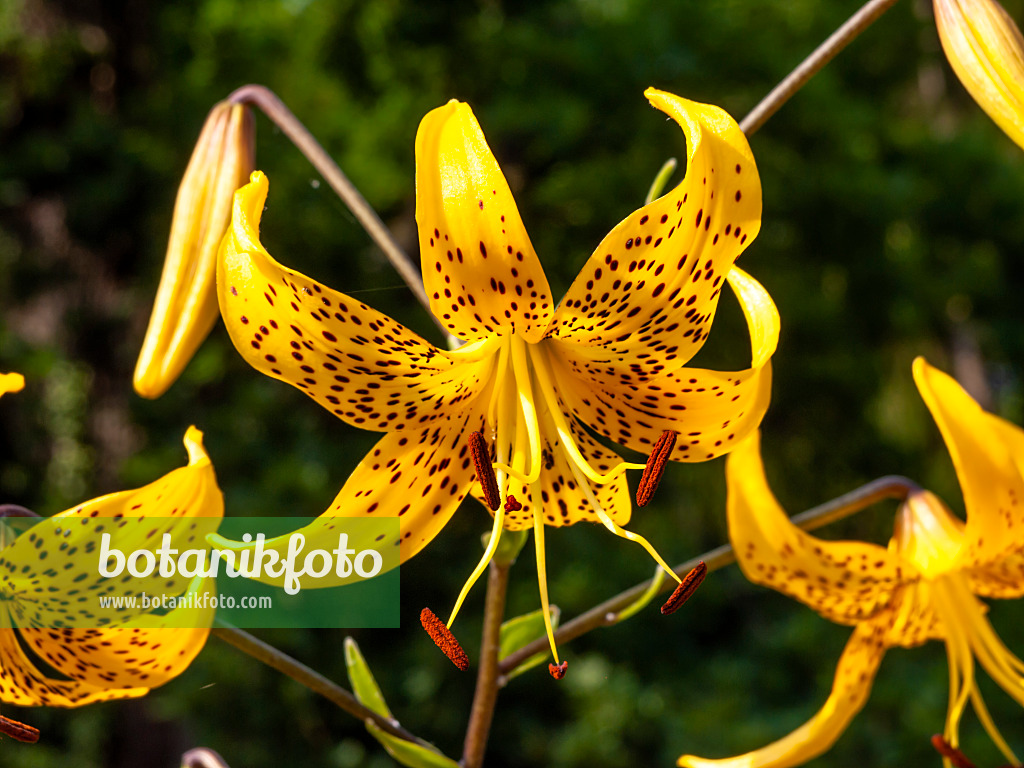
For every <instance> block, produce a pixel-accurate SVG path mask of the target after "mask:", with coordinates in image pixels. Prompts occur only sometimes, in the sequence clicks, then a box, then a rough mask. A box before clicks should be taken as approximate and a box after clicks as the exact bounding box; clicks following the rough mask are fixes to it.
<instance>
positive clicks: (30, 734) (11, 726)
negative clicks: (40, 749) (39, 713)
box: [0, 715, 39, 744]
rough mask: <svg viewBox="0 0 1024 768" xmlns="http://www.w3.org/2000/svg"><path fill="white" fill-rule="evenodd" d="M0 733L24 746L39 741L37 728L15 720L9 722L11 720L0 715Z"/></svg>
mask: <svg viewBox="0 0 1024 768" xmlns="http://www.w3.org/2000/svg"><path fill="white" fill-rule="evenodd" d="M0 733H2V734H4V735H5V736H10V737H11V738H12V739H15V740H17V741H21V742H24V743H25V744H35V743H36V742H37V741H39V729H38V728H34V727H32V726H31V725H26V724H25V723H19V722H18V721H17V720H11V718H9V717H4V716H3V715H0Z"/></svg>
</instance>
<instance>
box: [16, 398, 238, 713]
mask: <svg viewBox="0 0 1024 768" xmlns="http://www.w3.org/2000/svg"><path fill="white" fill-rule="evenodd" d="M3 381H4V380H3V379H0V394H2V392H3V391H4V390H3V389H2V385H3ZM7 391H10V390H7ZM185 448H186V449H187V451H188V455H189V463H188V465H187V466H185V467H182V468H180V469H176V470H174V471H173V472H170V473H169V474H167V475H165V476H164V477H162V478H160V479H159V480H157V481H156V482H154V483H151V484H149V485H147V486H145V487H143V488H139V489H137V490H133V491H122V492H120V493H112V494H108V495H106V496H101V497H100V498H97V499H93V500H91V501H87V502H84V503H83V504H80V505H79V506H77V507H75V508H74V509H69V510H67V511H66V512H61V513H60V514H59V515H56V516H55V517H56V518H63V519H67V520H68V521H69V522H71V521H76V520H81V521H82V522H85V521H87V520H91V519H93V518H112V519H119V520H120V519H122V518H136V517H143V516H145V517H147V518H149V519H151V520H153V523H154V528H153V529H152V533H150V532H149V529H148V526H147V527H146V528H147V531H146V532H143V531H142V530H141V528H140V532H139V533H138V534H133V533H125V535H124V538H122V539H121V541H122V542H123V541H139V546H143V544H142V541H141V538H140V537H142V538H146V537H148V536H150V535H152V536H154V537H155V539H159V538H160V537H161V536H162V534H163V533H164V532H165V531H166V532H168V533H170V534H171V543H172V545H174V546H176V547H182V548H187V546H188V545H189V544H192V546H196V544H197V543H201V542H202V541H203V536H204V535H205V534H206V533H207V532H210V531H213V530H215V529H216V527H217V525H218V523H219V522H220V518H221V517H223V515H224V502H223V498H222V496H221V492H220V489H219V488H218V487H217V481H216V478H215V477H214V473H213V467H212V465H211V464H210V459H209V457H208V456H207V455H206V452H205V450H204V449H203V444H202V433H201V432H200V431H199V430H197V429H196V428H195V427H191V428H189V430H188V432H187V433H186V434H185ZM133 536H134V538H133ZM87 537H88V538H87ZM94 537H95V528H93V527H90V526H68V527H66V528H60V527H58V526H55V525H50V524H48V523H47V524H40V525H39V526H36V527H35V528H33V529H32V530H31V531H30V532H28V533H25V534H24V535H22V536H20V537H18V538H17V539H15V541H14V542H13V543H12V544H10V545H9V546H7V547H5V548H4V549H3V550H0V566H2V567H0V595H2V596H3V599H2V601H0V701H4V702H7V703H10V704H17V705H19V706H50V707H77V706H81V705H83V704H91V703H94V702H97V701H107V700H109V699H124V698H131V697H135V696H143V695H145V694H146V693H147V692H148V691H149V690H150V689H151V688H156V687H157V686H160V685H163V684H164V683H166V682H167V681H168V680H171V679H172V678H174V677H176V676H177V675H179V674H181V673H182V672H183V671H184V670H185V668H186V667H188V665H189V664H190V663H191V662H192V660H193V659H194V658H195V657H196V655H197V654H198V653H199V651H200V650H201V649H202V647H203V645H204V643H205V642H206V638H207V635H208V634H209V627H210V625H211V624H212V623H213V613H214V610H213V608H193V607H191V606H186V607H178V608H175V609H174V610H172V611H170V612H168V613H166V614H164V615H157V614H150V613H141V612H140V613H138V614H136V615H134V616H128V617H127V618H126V619H124V620H122V621H119V623H118V624H117V625H116V626H114V625H111V626H109V627H103V628H95V629H84V628H83V629H77V628H76V629H54V627H60V626H65V627H67V626H75V625H76V624H77V626H79V627H81V626H82V625H83V624H87V623H89V621H91V619H90V617H91V616H93V611H95V610H96V608H97V599H98V596H99V595H100V594H111V590H112V589H114V587H112V586H110V583H109V582H108V581H107V580H106V579H101V578H100V577H98V576H97V571H96V554H95V549H94V547H95V538H94ZM43 553H45V554H43ZM51 553H52V554H54V555H55V556H56V555H58V554H59V555H60V568H59V570H58V569H57V568H56V567H55V564H54V561H53V560H52V559H47V558H46V555H48V554H51ZM131 578H132V581H133V588H138V587H140V585H139V581H140V579H137V578H135V577H131ZM146 580H151V581H152V585H153V588H152V589H151V590H148V591H149V593H150V594H157V593H161V592H163V591H164V590H166V589H167V588H168V582H169V580H168V579H166V578H163V577H161V576H160V575H159V573H158V572H157V573H154V575H153V576H152V577H146V578H145V579H142V581H146ZM174 580H175V581H176V582H178V584H179V585H180V587H181V588H182V589H183V590H184V589H185V588H188V590H189V591H190V592H193V593H200V594H201V593H206V592H210V593H211V594H215V590H214V585H213V580H212V579H202V578H196V579H195V580H193V581H192V583H191V585H190V584H189V580H188V579H186V578H183V577H180V576H178V577H175V579H174ZM141 586H142V587H143V588H145V587H146V586H147V585H145V584H143V585H141ZM143 591H145V590H143ZM55 596H57V597H55ZM140 610H141V609H140ZM76 618H77V621H76ZM61 621H63V624H62V623H60V622H61ZM19 635H20V637H19ZM25 647H27V648H29V649H30V650H31V651H32V652H33V653H34V654H35V655H36V657H38V658H39V659H42V660H43V661H45V662H46V664H48V665H49V666H50V667H51V668H52V669H54V670H56V671H57V672H59V673H60V674H61V675H63V676H64V679H59V678H54V677H50V675H49V673H47V672H46V671H44V670H42V669H40V668H39V667H38V666H36V664H35V662H34V661H32V659H30V658H29V656H28V655H27V654H26V652H25V650H24V648H25Z"/></svg>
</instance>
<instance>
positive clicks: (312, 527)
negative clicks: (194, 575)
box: [209, 409, 483, 587]
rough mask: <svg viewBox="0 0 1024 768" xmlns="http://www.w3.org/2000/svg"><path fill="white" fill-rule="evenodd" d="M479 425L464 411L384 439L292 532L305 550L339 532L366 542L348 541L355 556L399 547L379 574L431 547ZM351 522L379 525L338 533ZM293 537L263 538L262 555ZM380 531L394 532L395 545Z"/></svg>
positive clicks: (460, 483) (233, 545) (464, 476)
mask: <svg viewBox="0 0 1024 768" xmlns="http://www.w3.org/2000/svg"><path fill="white" fill-rule="evenodd" d="M482 426H483V419H482V417H481V416H480V414H479V413H478V412H477V411H476V410H475V409H466V410H464V411H463V412H461V413H457V414H453V415H448V416H445V417H444V418H443V419H441V420H439V421H436V422H434V423H433V424H431V426H429V427H426V428H423V429H417V430H403V431H401V432H392V433H389V434H387V435H385V436H384V437H383V438H381V440H380V441H379V442H378V443H377V445H376V447H375V448H374V449H373V450H372V451H370V453H369V454H367V455H366V457H365V458H364V459H363V460H362V461H361V462H360V463H359V466H357V467H356V468H355V470H354V471H353V472H352V474H351V475H349V478H348V480H346V481H345V485H344V486H343V487H342V489H341V491H340V492H339V493H338V495H337V497H336V498H335V499H334V501H333V502H332V504H331V506H330V508H329V509H327V511H325V512H324V513H323V514H322V515H321V516H320V517H318V518H317V519H316V520H314V521H313V522H312V523H310V524H309V525H307V526H305V527H303V528H300V529H299V530H298V531H296V532H297V533H301V534H302V535H303V536H304V537H305V547H306V550H305V551H311V550H313V549H324V550H331V549H333V548H334V547H336V546H337V545H338V535H339V532H340V531H342V530H345V531H353V532H354V535H355V536H357V537H366V538H369V540H368V541H365V542H362V541H357V539H356V538H353V536H352V535H350V537H349V546H350V547H352V548H353V549H356V550H357V551H358V550H359V549H362V548H367V547H373V548H375V549H377V550H378V551H381V552H383V551H385V550H386V549H388V548H390V549H391V550H392V551H393V550H394V547H395V546H396V545H399V544H400V557H399V558H398V559H395V560H394V561H393V562H391V563H389V562H388V560H387V559H385V561H384V567H385V568H387V567H388V566H389V565H390V566H391V567H393V566H395V565H398V564H399V563H400V562H402V563H404V562H405V561H406V560H408V559H409V558H410V557H412V556H413V555H415V554H416V553H417V552H419V551H420V550H421V549H423V547H425V546H426V545H427V544H429V543H430V542H431V541H432V540H433V538H434V537H435V536H436V535H437V534H438V533H439V532H440V531H441V529H442V528H443V527H444V526H445V524H446V523H447V522H448V520H449V519H450V518H451V516H452V514H453V513H454V512H455V510H456V508H457V507H458V506H459V504H460V503H461V502H462V500H463V499H464V498H465V497H466V494H467V493H469V490H470V485H471V483H472V480H473V464H472V461H471V460H470V457H469V447H468V445H469V444H468V441H467V437H468V435H469V433H470V432H473V431H479V430H480V429H482ZM396 516H397V517H398V526H397V527H393V526H391V525H388V524H387V521H388V519H389V518H390V519H391V520H394V518H395V517H396ZM351 518H361V519H364V520H374V519H380V520H381V521H382V523H381V525H379V526H377V527H372V526H371V527H366V528H364V527H359V528H346V527H345V519H351ZM296 532H293V533H289V534H285V535H283V536H278V537H276V538H273V539H268V540H267V541H266V543H265V545H264V549H265V550H266V551H275V552H278V553H279V554H281V555H282V556H283V555H285V554H286V553H287V551H288V546H289V539H290V538H291V536H292V535H294V533H296ZM385 532H387V533H388V534H394V533H397V538H396V537H395V536H394V535H390V536H388V535H387V534H386V533H385ZM378 537H380V538H379V540H377V538H378ZM209 541H210V542H211V543H212V544H213V545H214V546H215V547H218V548H222V549H228V550H234V551H236V552H241V551H245V550H252V549H253V548H254V546H255V545H254V544H243V543H242V542H236V541H230V540H228V539H225V538H223V537H221V536H217V535H215V536H211V537H210V539H209ZM351 580H352V579H350V578H349V579H345V578H340V579H339V578H335V577H334V576H333V575H327V576H325V577H323V578H319V579H317V580H316V581H315V582H311V583H310V586H313V587H331V586H336V585H338V584H343V583H346V582H347V581H351ZM260 581H264V582H265V583H267V584H275V585H281V584H283V577H279V578H275V577H271V576H265V577H264V578H261V579H260Z"/></svg>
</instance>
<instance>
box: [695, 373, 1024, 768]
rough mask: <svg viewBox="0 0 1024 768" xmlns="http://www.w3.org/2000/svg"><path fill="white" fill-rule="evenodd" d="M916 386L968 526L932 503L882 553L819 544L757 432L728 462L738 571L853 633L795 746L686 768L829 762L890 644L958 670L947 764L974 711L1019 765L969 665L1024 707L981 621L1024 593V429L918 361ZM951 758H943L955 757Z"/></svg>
mask: <svg viewBox="0 0 1024 768" xmlns="http://www.w3.org/2000/svg"><path fill="white" fill-rule="evenodd" d="M913 370H914V381H915V382H916V383H917V388H918V390H919V391H920V393H921V396H922V397H923V398H924V401H925V404H926V405H927V406H928V409H929V410H930V411H931V414H932V416H933V418H934V419H935V422H936V423H937V424H938V426H939V430H940V431H941V432H942V436H943V439H944V440H945V442H946V447H947V448H948V449H949V453H950V455H951V456H952V458H953V465H954V467H955V469H956V473H957V477H958V478H959V480H960V487H961V489H962V491H963V494H964V505H965V507H966V509H967V519H966V522H963V521H961V520H960V519H959V518H957V517H955V516H954V515H953V514H952V513H951V512H950V511H949V510H948V509H947V508H946V506H945V505H944V504H943V503H942V502H941V501H940V500H939V499H938V498H937V497H936V496H935V495H933V494H932V493H929V492H928V491H923V490H922V491H917V492H914V493H912V494H911V495H910V496H909V497H908V498H907V500H906V501H905V503H904V504H903V505H902V506H901V508H900V510H899V513H898V514H897V518H896V525H895V531H894V534H893V537H892V539H891V540H890V541H889V546H888V548H887V549H885V548H882V547H880V546H877V545H875V544H870V543H864V542H854V541H824V540H821V539H818V538H815V537H814V536H811V535H809V534H807V533H805V532H804V531H802V530H800V529H799V528H797V527H796V526H794V525H793V524H792V523H791V522H790V521H789V518H788V517H787V516H786V514H785V512H784V511H783V510H782V508H781V507H779V505H778V502H777V501H776V500H775V498H774V497H773V496H772V493H771V490H770V489H769V488H768V484H767V481H766V480H765V476H764V468H763V466H762V464H761V457H760V454H759V447H758V440H759V438H758V436H757V434H756V433H755V434H752V435H751V436H750V437H749V438H747V439H746V440H745V441H744V442H743V443H742V444H741V445H739V446H737V448H736V449H735V450H734V451H733V452H732V454H731V455H730V456H729V460H728V464H727V475H728V485H729V502H728V515H729V532H730V536H731V538H732V542H733V547H734V549H735V551H736V556H737V559H738V560H739V563H740V567H741V568H742V569H743V573H744V574H745V575H746V576H747V578H749V579H750V580H751V581H754V582H756V583H758V584H764V585H765V586H768V587H771V588H772V589H775V590H778V591H780V592H783V593H784V594H787V595H789V596H790V597H793V598H796V599H797V600H800V601H801V602H803V603H805V604H807V605H808V606H810V607H811V608H813V609H814V610H815V611H817V612H818V613H819V614H821V615H822V616H824V617H825V618H827V619H830V620H832V621H835V622H837V623H840V624H849V625H853V626H854V627H855V629H854V632H853V635H852V637H851V638H850V640H849V642H848V643H847V645H846V649H845V650H844V651H843V654H842V656H841V657H840V659H839V664H838V666H837V668H836V674H835V681H834V683H833V686H832V693H831V695H830V696H829V697H828V700H827V701H826V702H825V705H824V706H823V707H822V708H821V710H820V711H819V712H818V713H817V714H816V715H815V716H814V717H812V718H811V719H810V720H809V721H808V722H807V723H805V724H804V725H802V726H800V727H799V728H797V729H796V730H795V731H793V732H792V733H791V734H789V735H788V736H785V737H784V738H782V739H780V740H778V741H776V742H774V743H773V744H770V745H768V746H766V747H763V748H761V749H758V750H755V751H753V752H749V753H747V754H744V755H740V756H738V757H733V758H728V759H723V760H706V759H703V758H699V757H695V756H693V755H684V756H683V757H681V758H680V759H679V765H681V766H688V767H689V768H712V766H714V767H716V768H740V766H743V768H768V767H769V766H771V767H772V768H782V767H783V766H792V765H799V764H801V763H804V762H806V761H808V760H810V759H812V758H814V757H816V756H817V755H820V754H821V753H823V752H825V751H826V750H827V749H829V747H831V746H832V744H833V743H834V742H835V741H836V739H837V738H839V736H840V735H841V734H842V732H843V731H844V730H845V729H846V726H847V725H848V724H849V722H850V720H852V718H853V717H854V715H856V714H857V712H858V711H860V709H861V707H862V706H864V703H865V702H866V701H867V698H868V695H869V693H870V691H871V685H872V682H873V680H874V677H875V673H876V671H877V670H878V665H879V664H880V662H881V660H882V656H883V655H884V654H885V651H886V649H887V648H891V647H894V646H902V647H907V648H909V647H914V646H917V645H921V644H922V643H924V642H926V641H927V640H933V639H934V640H942V641H943V642H945V644H946V652H947V655H948V658H949V667H950V692H949V708H948V710H947V714H946V723H945V729H944V732H943V737H944V738H942V739H937V741H939V742H944V744H943V747H944V758H943V762H944V765H945V766H946V768H949V766H950V761H949V757H948V755H947V754H946V753H951V752H953V751H954V750H956V749H957V748H958V746H959V724H960V717H961V715H962V714H963V711H964V708H965V707H966V706H967V702H968V701H970V702H971V704H972V705H973V707H974V711H975V713H976V714H977V716H978V719H979V720H980V721H981V723H982V725H983V726H984V728H985V730H986V731H987V732H988V734H989V736H990V737H991V739H992V740H993V742H994V743H995V744H996V745H997V746H998V748H999V749H1000V751H1001V752H1002V753H1003V754H1004V755H1005V756H1006V758H1007V760H1009V761H1010V763H1012V764H1013V765H1020V760H1018V759H1017V758H1016V757H1015V756H1014V754H1013V752H1012V751H1011V750H1010V747H1009V746H1008V744H1007V743H1006V740H1005V739H1004V738H1003V737H1002V735H1001V734H1000V732H999V730H998V729H997V728H996V725H995V723H994V722H993V720H992V718H991V717H990V715H989V713H988V709H987V708H986V706H985V702H984V700H983V699H982V696H981V691H980V690H979V688H978V686H977V683H976V680H975V660H977V661H978V662H979V663H980V664H981V666H982V667H983V668H984V669H985V671H986V672H988V673H989V675H990V676H991V677H992V679H993V680H995V681H996V682H997V683H999V685H1000V686H1001V687H1002V688H1003V690H1005V691H1006V692H1007V693H1008V694H1010V696H1011V697H1013V699H1014V700H1015V701H1017V702H1018V703H1020V704H1021V705H1022V706H1024V662H1022V661H1021V660H1020V659H1018V658H1017V657H1016V656H1015V655H1014V654H1013V653H1011V652H1010V651H1009V650H1008V649H1007V648H1006V647H1005V646H1004V645H1003V643H1002V641H1001V640H1000V639H999V637H998V636H997V635H996V633H995V631H994V630H993V629H992V626H991V625H990V624H989V622H988V619H986V617H985V614H986V611H987V608H986V606H985V605H984V604H983V603H982V602H981V601H980V600H979V599H978V598H979V597H987V598H1013V597H1020V596H1021V595H1024V554H1022V553H1024V475H1022V470H1024V431H1022V430H1021V429H1020V428H1018V427H1016V426H1014V425H1012V424H1010V423H1008V422H1006V421H1004V420H1002V419H1000V418H998V417H996V416H993V415H992V414H990V413H986V412H985V411H983V410H982V409H981V407H980V406H979V405H978V404H977V403H976V402H975V401H974V400H973V399H971V397H970V396H969V395H968V394H967V393H966V392H965V391H964V390H963V389H962V388H961V387H960V386H959V385H958V384H957V383H956V381H954V380H953V379H952V378H950V377H949V376H947V375H946V374H944V373H942V372H941V371H938V370H937V369H935V368H932V367H931V366H930V365H928V363H927V362H926V361H925V360H924V359H923V358H918V359H917V360H915V361H914V369H913ZM950 747H951V748H952V749H949V748H950Z"/></svg>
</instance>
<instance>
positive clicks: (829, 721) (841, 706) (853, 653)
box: [679, 622, 885, 768]
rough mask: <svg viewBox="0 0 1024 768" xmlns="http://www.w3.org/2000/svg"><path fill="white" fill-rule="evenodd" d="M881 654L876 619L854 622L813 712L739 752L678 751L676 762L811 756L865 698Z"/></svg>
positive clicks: (740, 766)
mask: <svg viewBox="0 0 1024 768" xmlns="http://www.w3.org/2000/svg"><path fill="white" fill-rule="evenodd" d="M883 655H885V644H884V643H883V642H882V630H881V628H880V627H879V626H878V622H865V623H863V624H860V625H859V626H858V627H857V629H856V630H854V632H853V636H852V637H851V638H850V640H849V642H848V643H847V644H846V648H845V649H844V650H843V655H842V656H841V657H840V658H839V664H838V665H837V666H836V676H835V680H834V681H833V683H832V693H831V695H830V696H829V697H828V700H827V701H826V702H825V705H824V706H823V707H822V708H821V709H820V710H819V711H818V712H817V714H815V715H814V717H812V718H811V719H810V720H808V721H807V722H806V723H804V724H803V725H801V726H800V727H799V728H797V729H796V730H795V731H793V732H792V733H791V734H789V735H788V736H785V737H783V738H781V739H779V740H778V741H776V742H773V743H772V744H769V745H768V746H766V747H762V748H761V749H758V750H755V751H753V752H748V753H746V754H745V755H739V756H738V757H731V758H725V759H722V760H706V759H704V758H700V757H695V756H694V755H683V756H682V757H681V758H679V765H681V766H686V767H687V768H788V766H794V765H800V764H801V763H805V762H807V761H808V760H810V759H812V758H814V757H817V756H818V755H820V754H821V753H822V752H824V751H826V750H827V749H828V748H829V747H831V746H832V745H833V744H834V743H835V741H836V739H838V738H839V737H840V736H841V735H842V733H843V731H845V730H846V726H847V725H849V723H850V721H851V720H852V719H853V717H854V716H855V715H856V714H857V713H858V712H859V711H860V710H861V708H862V707H863V706H864V703H865V702H866V701H867V700H868V696H869V695H870V693H871V684H872V682H874V678H875V673H876V672H877V671H878V665H879V664H880V663H881V661H882V656H883Z"/></svg>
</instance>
